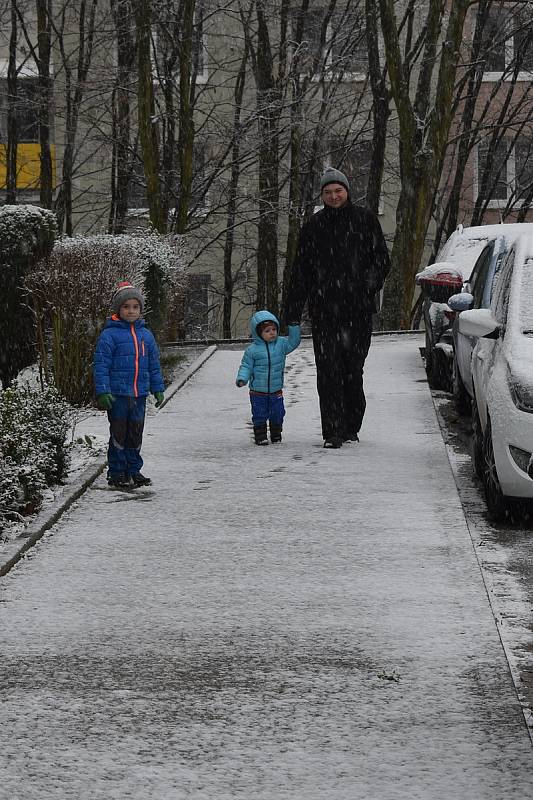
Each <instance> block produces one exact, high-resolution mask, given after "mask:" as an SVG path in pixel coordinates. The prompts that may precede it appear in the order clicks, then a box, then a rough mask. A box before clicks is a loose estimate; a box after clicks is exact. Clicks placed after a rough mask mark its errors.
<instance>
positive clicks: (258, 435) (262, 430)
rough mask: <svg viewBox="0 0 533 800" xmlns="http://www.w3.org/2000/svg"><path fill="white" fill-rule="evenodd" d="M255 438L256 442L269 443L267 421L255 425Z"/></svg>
mask: <svg viewBox="0 0 533 800" xmlns="http://www.w3.org/2000/svg"><path fill="white" fill-rule="evenodd" d="M254 439H255V443H256V444H268V439H267V426H266V422H265V423H263V425H254Z"/></svg>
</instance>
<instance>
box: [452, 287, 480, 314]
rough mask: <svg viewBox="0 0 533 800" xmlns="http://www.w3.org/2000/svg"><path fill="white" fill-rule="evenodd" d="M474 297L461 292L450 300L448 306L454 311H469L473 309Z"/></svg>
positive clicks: (468, 293)
mask: <svg viewBox="0 0 533 800" xmlns="http://www.w3.org/2000/svg"><path fill="white" fill-rule="evenodd" d="M473 303H474V296H473V295H471V294H470V292H459V294H452V296H451V297H449V298H448V305H449V306H450V308H451V310H452V311H468V309H469V308H472V305H473Z"/></svg>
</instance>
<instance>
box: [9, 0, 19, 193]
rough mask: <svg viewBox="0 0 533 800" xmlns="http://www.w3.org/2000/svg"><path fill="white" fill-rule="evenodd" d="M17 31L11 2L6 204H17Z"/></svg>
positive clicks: (13, 0)
mask: <svg viewBox="0 0 533 800" xmlns="http://www.w3.org/2000/svg"><path fill="white" fill-rule="evenodd" d="M17 31H18V25H17V10H16V0H11V33H10V37H9V63H8V67H7V152H6V158H7V168H6V203H16V202H17V147H18V130H17Z"/></svg>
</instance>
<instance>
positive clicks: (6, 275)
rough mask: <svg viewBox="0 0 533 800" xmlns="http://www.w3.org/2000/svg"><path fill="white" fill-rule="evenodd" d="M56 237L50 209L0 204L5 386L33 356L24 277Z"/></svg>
mask: <svg viewBox="0 0 533 800" xmlns="http://www.w3.org/2000/svg"><path fill="white" fill-rule="evenodd" d="M55 236H56V219H55V216H54V214H53V213H52V212H51V211H47V210H46V209H44V208H39V207H38V206H30V205H17V206H14V205H6V206H1V207H0V342H1V343H2V344H1V347H0V382H1V384H2V386H3V387H4V388H7V387H8V386H9V385H10V383H11V381H12V380H13V378H15V377H16V375H17V374H18V373H19V371H20V370H21V369H23V368H24V367H26V366H28V365H29V364H32V363H33V362H34V361H35V358H36V352H35V334H34V320H33V313H32V309H31V307H30V305H28V299H27V295H26V292H25V291H24V289H23V281H24V276H25V275H26V274H27V272H28V270H29V269H30V267H31V266H32V265H33V264H34V263H35V262H36V261H38V260H39V259H42V258H44V257H45V256H47V255H48V254H49V253H50V252H51V250H52V247H53V244H54V239H55Z"/></svg>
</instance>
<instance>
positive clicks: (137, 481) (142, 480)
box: [131, 472, 152, 486]
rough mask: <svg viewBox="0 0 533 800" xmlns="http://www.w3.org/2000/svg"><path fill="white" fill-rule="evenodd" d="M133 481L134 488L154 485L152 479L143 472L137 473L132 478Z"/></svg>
mask: <svg viewBox="0 0 533 800" xmlns="http://www.w3.org/2000/svg"><path fill="white" fill-rule="evenodd" d="M131 480H132V483H133V485H134V486H150V485H151V483H152V479H151V478H147V477H146V475H143V474H142V472H135V473H134V474H133V475H132V476H131Z"/></svg>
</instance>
